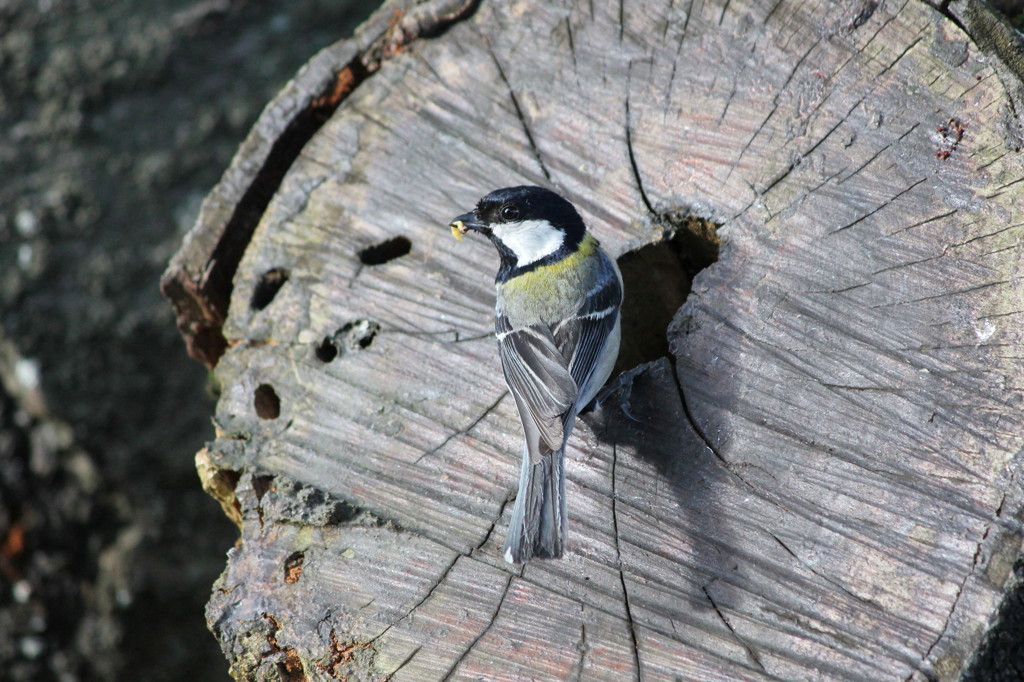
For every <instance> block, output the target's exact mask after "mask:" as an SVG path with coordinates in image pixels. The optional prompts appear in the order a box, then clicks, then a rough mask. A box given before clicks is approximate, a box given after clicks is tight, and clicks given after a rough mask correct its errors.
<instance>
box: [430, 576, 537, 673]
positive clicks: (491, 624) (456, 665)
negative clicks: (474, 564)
mask: <svg viewBox="0 0 1024 682" xmlns="http://www.w3.org/2000/svg"><path fill="white" fill-rule="evenodd" d="M515 577H516V574H515V573H510V574H509V576H508V580H506V581H505V589H504V590H502V592H501V599H499V600H498V605H497V607H495V609H494V613H492V614H491V617H490V619H489V620H488V621H487V627H485V628H484V629H483V630H481V631H480V634H478V635H477V636H476V637H474V638H473V641H472V642H470V643H469V646H468V647H466V650H465V651H464V652H462V655H461V656H459V657H458V659H456V661H455V663H453V664H452V667H451V668H449V669H448V672H446V673H445V674H444V676H443V677H442V678H441V679H442V680H444V682H447V681H448V680H450V679H452V676H453V675H454V674H455V673H456V671H458V669H459V666H460V665H462V662H463V661H465V660H466V657H467V656H469V654H470V652H471V651H473V647H475V646H476V645H477V642H479V641H480V640H481V639H482V638H483V636H484V635H486V634H487V633H488V632H490V631H491V628H492V627H494V623H495V621H497V620H498V614H499V613H501V607H502V606H504V605H505V598H506V597H508V591H509V588H510V587H511V586H512V579H513V578H515ZM520 577H521V576H520Z"/></svg>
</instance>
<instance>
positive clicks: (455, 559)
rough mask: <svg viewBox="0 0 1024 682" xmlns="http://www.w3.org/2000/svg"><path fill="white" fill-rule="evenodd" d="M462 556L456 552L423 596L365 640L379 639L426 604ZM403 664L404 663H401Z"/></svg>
mask: <svg viewBox="0 0 1024 682" xmlns="http://www.w3.org/2000/svg"><path fill="white" fill-rule="evenodd" d="M464 556H465V555H464V554H462V553H461V552H456V553H455V556H454V557H453V558H452V560H451V562H450V563H449V564H448V566H447V567H445V569H444V571H443V572H442V573H441V576H440V577H439V578H438V579H437V580H436V581H435V582H434V584H433V585H431V586H430V589H429V590H427V593H426V594H425V595H423V597H422V598H421V599H420V600H419V601H417V602H416V603H415V604H413V605H412V606H411V607H409V609H408V610H407V611H406V612H405V613H404V614H402V617H401V618H399V619H398V620H396V621H394V622H393V623H390V624H388V626H387V627H385V628H384V629H383V630H381V631H380V633H378V634H377V635H376V636H375V637H374V638H373V639H371V640H370V641H369V642H367V644H373V643H374V642H376V641H377V640H378V639H380V638H381V637H383V636H384V635H386V634H388V633H389V632H391V629H392V628H394V627H395V626H396V625H398V624H399V623H402V622H403V621H405V619H407V618H408V617H409V616H411V615H412V614H413V613H415V612H416V610H417V609H418V608H420V607H421V606H423V605H424V604H426V603H427V600H428V599H430V598H431V597H432V596H433V595H434V592H436V591H437V590H438V588H440V587H441V585H442V584H443V583H444V581H445V580H446V579H447V578H448V574H449V573H451V572H452V569H454V568H455V564H457V563H459V559H461V558H462V557H464ZM403 665H404V663H403Z"/></svg>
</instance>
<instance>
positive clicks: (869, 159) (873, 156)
mask: <svg viewBox="0 0 1024 682" xmlns="http://www.w3.org/2000/svg"><path fill="white" fill-rule="evenodd" d="M920 125H921V123H920V122H917V123H915V124H914V125H912V126H910V129H909V130H908V131H907V132H905V133H903V134H902V135H900V136H899V137H898V138H896V139H895V140H893V141H891V142H889V143H888V144H886V145H885V146H884V147H882V148H881V149H879V150H878V151H877V152H875V153H874V154H872V155H871V156H870V157H868V160H867V161H865V162H864V163H862V164H861V165H860V166H858V167H857V168H855V169H854V170H853V171H852V172H850V174H849V175H847V176H846V177H844V178H841V179H840V180H839V181H838V182H837V183H836V184H837V185H841V184H843V183H844V182H846V181H847V180H849V179H850V178H852V177H853V176H855V175H857V174H858V173H860V172H861V171H862V170H864V169H865V168H867V167H868V165H870V164H871V162H872V161H875V160H876V159H877V158H878V157H880V156H881V155H882V154H884V153H885V152H886V151H888V150H889V148H890V147H892V146H893V145H896V144H899V143H900V142H902V141H903V140H904V138H906V136H907V135H909V134H910V133H912V132H914V131H915V130H917V128H918V126H920Z"/></svg>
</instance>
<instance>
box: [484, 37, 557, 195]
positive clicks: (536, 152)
mask: <svg viewBox="0 0 1024 682" xmlns="http://www.w3.org/2000/svg"><path fill="white" fill-rule="evenodd" d="M487 50H488V52H490V54H491V59H493V60H494V66H495V67H497V69H498V75H499V76H500V77H501V81H502V82H503V83H504V84H505V88H506V89H507V90H508V96H509V99H511V100H512V108H513V109H515V112H516V117H517V118H518V119H519V123H520V124H521V125H522V127H523V132H524V133H526V141H527V142H529V144H530V150H531V151H532V152H533V158H534V159H535V160H536V161H537V165H538V166H540V170H541V173H543V174H544V178H545V179H546V180H547V181H548V182H551V173H550V172H548V167H547V165H546V164H545V163H544V159H543V157H541V154H540V148H539V147H538V146H537V140H536V139H534V137H533V132H532V131H531V130H530V124H529V122H528V121H527V120H526V114H524V113H523V108H522V107H521V106H519V98H518V97H516V92H515V90H513V89H512V83H510V82H509V80H508V76H507V75H505V69H504V68H502V66H501V61H499V60H498V55H496V54H495V53H494V49H493V48H491V45H490V43H489V42H488V43H487Z"/></svg>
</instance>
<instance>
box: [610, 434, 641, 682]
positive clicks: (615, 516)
mask: <svg viewBox="0 0 1024 682" xmlns="http://www.w3.org/2000/svg"><path fill="white" fill-rule="evenodd" d="M618 450H619V448H618V444H617V443H615V442H613V443H612V533H613V535H614V537H615V558H616V563H617V565H618V571H619V585H620V586H621V587H622V602H623V606H624V607H625V610H626V622H627V623H628V624H629V637H630V639H631V640H632V643H633V665H634V666H636V680H637V682H640V679H641V675H640V670H641V668H640V647H639V645H638V643H637V638H636V623H635V622H634V621H633V609H632V607H631V606H630V604H629V590H628V589H626V576H625V574H624V573H623V571H622V548H621V546H620V544H619V513H618V507H617V501H618V493H617V492H616V485H615V481H616V479H617V478H618V475H617V474H618V465H619V456H618Z"/></svg>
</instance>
